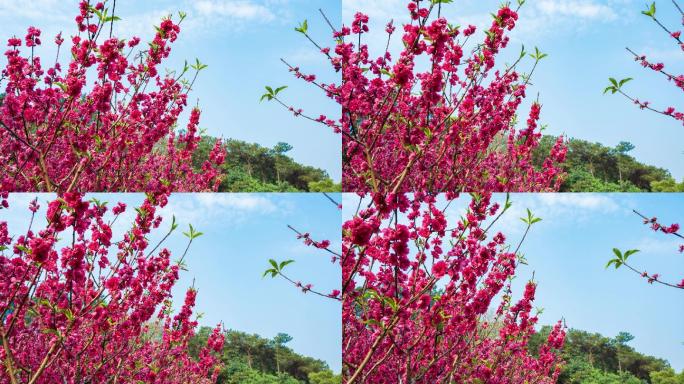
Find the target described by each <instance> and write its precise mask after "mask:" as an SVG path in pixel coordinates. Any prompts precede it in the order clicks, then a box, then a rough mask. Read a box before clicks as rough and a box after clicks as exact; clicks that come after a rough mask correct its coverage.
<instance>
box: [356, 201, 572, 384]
mask: <svg viewBox="0 0 684 384" xmlns="http://www.w3.org/2000/svg"><path fill="white" fill-rule="evenodd" d="M443 196H444V198H445V200H446V201H445V202H443V204H444V205H446V206H448V205H449V204H450V203H452V202H454V201H455V200H456V199H458V196H457V195H453V194H447V195H443ZM490 197H491V196H490V195H478V196H474V197H473V199H472V201H471V202H470V205H469V208H468V209H467V212H466V214H465V215H464V217H463V218H462V219H460V220H459V221H458V222H449V220H448V218H447V217H446V215H445V214H444V207H441V206H439V205H440V204H442V203H441V202H438V201H437V199H436V198H435V197H434V196H432V195H429V194H423V193H416V194H415V195H412V196H410V195H403V194H395V195H382V194H375V195H372V196H371V202H370V203H369V204H367V206H366V208H365V209H361V210H359V211H358V212H357V213H356V214H355V215H354V217H353V218H351V219H348V220H347V221H346V222H345V223H344V225H343V232H342V233H343V235H342V236H343V249H342V254H343V257H342V271H343V272H342V284H343V286H342V287H343V288H342V297H343V313H342V316H343V321H342V324H343V337H344V340H343V376H344V377H345V378H346V380H347V382H349V383H352V382H354V383H356V382H364V383H365V382H369V383H371V382H372V383H398V382H405V383H447V382H454V383H484V382H486V383H523V382H529V383H554V382H555V381H556V379H557V377H558V374H559V372H560V368H561V366H562V361H561V358H560V356H559V350H560V349H561V348H562V346H563V342H564V335H565V331H564V327H562V326H561V323H560V322H559V323H558V324H556V326H555V327H554V329H553V331H552V332H551V334H550V335H549V338H548V341H547V343H545V344H543V345H542V346H541V347H540V349H539V351H537V353H536V354H534V355H533V354H531V353H530V351H529V350H528V347H527V342H528V340H529V337H530V335H532V334H533V333H534V332H535V329H534V326H535V324H536V323H537V316H536V315H535V314H533V313H532V302H533V300H534V295H535V290H536V284H535V283H534V282H532V281H530V282H529V283H528V284H527V285H526V288H525V292H524V295H523V297H522V298H521V299H519V300H518V301H517V302H514V301H513V298H512V288H511V281H512V278H513V277H514V274H515V270H516V266H517V264H518V263H517V261H518V257H517V256H518V255H517V250H516V251H514V252H511V251H509V248H508V246H507V245H506V239H505V236H504V235H503V234H502V233H496V234H491V233H489V229H490V225H489V222H488V221H487V220H489V219H494V220H495V219H496V217H495V216H500V215H501V214H503V212H504V211H505V210H506V209H507V207H508V204H506V207H504V208H500V207H499V206H498V204H493V203H491V202H490ZM497 301H498V304H497ZM490 309H493V310H494V311H493V312H491V311H490ZM535 355H536V356H535Z"/></svg>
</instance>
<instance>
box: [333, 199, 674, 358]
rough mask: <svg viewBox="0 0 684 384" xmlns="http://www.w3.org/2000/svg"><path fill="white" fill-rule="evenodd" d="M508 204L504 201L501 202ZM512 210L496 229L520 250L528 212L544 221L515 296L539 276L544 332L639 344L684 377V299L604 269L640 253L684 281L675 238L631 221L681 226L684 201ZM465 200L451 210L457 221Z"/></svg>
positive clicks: (543, 204) (640, 262) (528, 203)
mask: <svg viewBox="0 0 684 384" xmlns="http://www.w3.org/2000/svg"><path fill="white" fill-rule="evenodd" d="M496 200H497V201H500V202H503V201H504V200H505V195H497V197H496ZM511 200H512V201H513V206H512V207H511V208H510V210H509V211H508V212H506V214H505V215H504V216H503V217H502V219H501V220H500V221H499V222H498V223H497V224H496V226H495V227H494V228H495V229H496V230H498V231H501V232H502V233H504V234H505V235H506V236H507V240H508V242H509V244H513V245H516V244H517V243H518V242H519V241H520V238H521V236H522V235H523V232H524V230H525V224H524V223H523V222H522V221H520V219H519V218H520V217H524V216H526V213H525V210H526V209H527V208H529V209H530V210H532V212H533V213H534V214H535V216H537V217H541V218H542V221H541V222H539V223H537V224H535V225H534V226H533V227H532V229H531V232H530V233H529V234H528V237H527V239H526V240H525V242H524V243H523V246H522V248H521V252H522V253H524V254H525V257H526V258H527V261H528V264H529V265H527V266H525V265H523V266H520V268H519V269H518V271H517V274H516V276H517V278H516V280H515V283H514V292H516V294H517V295H518V296H520V295H521V294H522V292H523V290H524V284H525V283H526V282H527V281H528V280H529V279H530V278H531V277H532V274H533V273H534V276H535V280H536V281H537V283H538V287H537V295H536V300H535V306H537V307H540V308H543V309H544V312H543V313H542V315H541V316H540V324H554V323H555V322H556V321H558V320H559V319H565V322H566V323H567V325H568V327H571V328H577V329H582V330H586V331H590V332H599V333H601V334H603V335H605V336H608V337H614V336H616V335H617V334H618V333H619V332H621V331H627V332H630V333H632V334H633V335H634V336H635V339H634V340H633V341H631V342H630V345H631V346H633V347H634V348H636V350H638V351H640V352H642V353H646V354H650V355H653V356H657V357H661V358H664V359H667V360H668V361H669V362H670V364H671V365H672V366H673V367H674V368H675V369H677V370H684V344H682V343H683V342H684V327H682V319H684V297H683V296H682V291H681V290H678V289H674V288H668V287H664V286H657V285H649V284H648V283H647V282H646V281H644V280H642V279H641V278H640V277H639V276H637V275H635V274H634V273H632V272H630V271H628V270H626V269H624V268H621V269H619V270H617V271H616V270H614V269H610V270H607V269H605V265H606V263H607V261H608V260H610V259H611V258H612V256H613V253H612V249H613V248H614V247H617V248H619V249H622V250H623V251H624V250H628V249H640V250H641V253H638V254H636V255H634V256H632V259H633V260H631V261H632V263H633V264H634V265H635V266H636V267H638V268H644V269H646V270H647V271H648V272H650V273H657V272H658V273H660V274H661V275H662V277H663V278H664V279H666V280H670V281H675V282H679V281H681V279H682V278H684V263H683V262H682V260H683V259H682V257H683V255H682V254H679V253H678V252H677V249H678V244H681V241H680V242H677V241H675V240H674V238H669V237H666V236H663V235H661V234H658V233H655V232H653V231H651V230H650V229H648V227H646V226H644V225H643V224H642V222H641V219H640V218H639V217H637V216H636V215H635V214H634V213H632V209H637V210H639V211H641V212H642V213H644V214H645V215H647V216H657V217H659V218H660V219H662V221H663V223H671V222H680V223H681V221H682V220H683V218H684V194H513V195H511ZM467 201H469V198H468V197H462V198H461V199H460V200H459V201H458V202H457V203H456V204H452V205H451V206H450V208H449V209H448V210H447V218H448V220H449V222H450V223H453V222H455V221H456V220H458V218H459V217H460V215H461V214H462V212H463V209H464V206H465V204H466V202H467ZM357 203H358V197H357V196H355V195H352V194H345V195H344V202H343V204H344V206H345V208H344V211H343V217H344V218H345V219H346V218H349V217H350V215H351V214H353V211H354V210H355V208H356V204H357Z"/></svg>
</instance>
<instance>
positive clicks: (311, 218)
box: [0, 194, 342, 372]
mask: <svg viewBox="0 0 684 384" xmlns="http://www.w3.org/2000/svg"><path fill="white" fill-rule="evenodd" d="M35 196H36V195H35V194H12V195H11V196H10V199H9V200H10V209H9V210H7V211H5V210H2V211H0V220H1V221H7V222H8V225H9V229H10V233H11V234H17V233H23V231H25V230H26V227H27V226H28V221H27V219H28V218H29V217H30V216H29V215H28V214H27V213H29V211H28V209H27V207H28V202H29V201H30V200H31V199H33V198H34V197H35ZM91 196H94V197H97V198H98V199H99V200H101V201H108V202H109V206H110V207H111V206H113V205H114V204H115V203H116V202H119V201H122V202H125V203H126V204H127V205H128V207H129V209H128V212H127V215H125V216H123V217H120V218H119V220H118V221H117V223H116V224H115V226H114V228H113V230H114V236H115V239H116V238H117V237H118V238H120V237H121V236H120V235H119V236H117V234H122V233H123V231H124V230H126V229H127V228H130V227H127V225H126V223H128V225H130V223H131V222H132V219H133V214H134V212H135V211H134V210H133V207H135V206H139V205H140V203H142V201H143V199H144V196H143V195H141V194H108V195H103V194H93V195H88V198H89V197H91ZM332 196H333V197H334V198H336V199H337V200H339V195H338V196H337V197H335V195H332ZM52 197H53V195H47V194H42V195H39V201H40V202H41V203H42V204H41V205H42V207H41V209H42V211H41V212H43V214H44V210H45V208H46V206H47V204H45V202H47V201H48V200H49V199H51V198H52ZM131 212H133V213H131ZM160 214H161V215H162V217H164V218H165V220H164V222H163V223H162V225H161V226H160V228H159V230H158V231H157V232H156V233H154V234H153V236H151V239H159V238H161V235H163V234H165V233H166V231H167V230H168V228H169V226H170V222H171V217H172V216H174V215H175V216H176V220H177V222H178V223H179V230H180V229H182V230H183V231H185V230H187V228H188V224H192V225H193V226H194V227H195V228H196V229H197V230H198V231H201V232H204V235H202V236H201V237H199V238H197V239H196V240H195V241H194V242H193V244H192V246H191V247H190V251H189V253H188V256H187V258H186V262H187V267H188V271H184V272H181V275H180V281H179V282H178V283H177V284H176V286H175V287H174V289H173V294H174V306H175V308H179V307H180V305H182V303H183V297H184V295H185V291H186V290H187V288H188V287H190V286H191V285H192V284H193V280H194V284H195V288H197V289H198V296H197V305H196V307H195V313H199V312H202V313H204V317H203V318H202V319H201V320H200V323H201V325H207V326H212V327H213V326H215V325H216V324H217V323H219V322H221V321H222V322H223V323H224V324H225V327H226V328H230V329H236V330H240V331H243V332H248V333H257V334H259V335H261V336H264V337H269V338H270V337H273V336H275V335H276V334H277V333H278V332H285V333H287V334H289V335H291V336H292V337H293V340H292V342H290V343H289V344H288V345H289V346H290V347H291V348H293V349H294V350H295V351H297V352H298V353H301V354H304V355H307V356H312V357H315V358H318V359H322V360H324V361H326V362H327V363H328V364H329V365H330V367H331V368H332V369H333V370H335V371H336V372H339V370H340V366H341V353H340V351H341V348H342V347H341V343H342V340H341V339H342V335H341V333H342V331H341V325H340V317H341V305H340V304H339V302H337V301H334V300H329V299H325V298H321V297H319V296H314V295H311V294H303V293H302V292H301V291H299V290H298V289H296V288H295V287H294V286H292V285H289V283H287V282H286V281H285V280H282V279H271V278H262V277H261V276H262V273H263V271H265V270H266V269H267V268H269V263H268V259H270V258H273V259H276V260H281V261H282V260H287V259H294V260H296V262H295V263H294V264H291V265H289V266H288V267H287V273H288V274H289V275H290V277H292V278H295V279H300V280H301V281H302V282H306V283H312V284H313V285H314V288H315V289H316V288H317V289H319V290H321V291H323V292H324V293H329V292H330V291H332V290H333V289H335V288H338V289H339V285H340V270H339V267H338V266H337V265H333V264H332V263H330V257H329V255H328V254H327V253H325V252H320V251H317V250H312V249H311V248H309V247H306V246H304V245H303V244H301V242H300V241H299V240H297V239H296V237H295V235H294V233H293V232H291V231H290V230H289V229H288V228H287V225H288V224H289V225H292V226H293V227H294V228H297V229H298V230H301V231H308V232H310V233H311V235H312V237H314V238H315V239H319V240H321V239H330V240H331V242H332V246H331V247H332V248H333V249H340V238H339V236H340V235H339V233H340V232H339V231H340V226H341V213H340V211H339V210H338V209H337V208H336V207H335V206H333V205H332V204H331V203H330V202H329V201H328V200H327V199H326V198H325V197H324V196H323V195H322V194H175V195H173V196H171V198H170V200H169V204H168V205H167V206H166V207H165V208H163V209H162V211H161V212H160ZM37 217H40V215H38V216H37ZM36 224H37V225H44V221H40V220H38V221H36ZM34 229H36V227H34ZM186 240H187V239H186V238H185V237H184V236H183V235H182V234H181V231H177V232H174V234H172V235H171V237H170V238H169V240H168V242H167V243H166V247H167V248H168V249H169V250H170V251H171V252H172V254H175V255H176V256H177V257H180V254H182V252H183V250H184V249H185V246H186V245H187V243H186ZM150 243H151V244H156V242H154V241H152V240H151V241H150ZM174 259H175V258H174Z"/></svg>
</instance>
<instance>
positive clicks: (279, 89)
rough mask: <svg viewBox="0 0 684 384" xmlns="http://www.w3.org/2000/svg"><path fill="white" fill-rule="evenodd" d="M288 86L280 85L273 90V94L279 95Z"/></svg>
mask: <svg viewBox="0 0 684 384" xmlns="http://www.w3.org/2000/svg"><path fill="white" fill-rule="evenodd" d="M286 88H287V85H283V86H282V87H278V88H276V89H275V91H273V94H274V95H277V94H278V93H279V92H280V91H282V90H283V89H286Z"/></svg>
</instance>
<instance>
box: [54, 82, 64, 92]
mask: <svg viewBox="0 0 684 384" xmlns="http://www.w3.org/2000/svg"><path fill="white" fill-rule="evenodd" d="M53 84H54V85H56V86H58V87H59V88H60V89H61V90H62V91H63V92H66V91H67V85H66V84H64V83H60V82H58V81H55V82H54V83H53Z"/></svg>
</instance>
